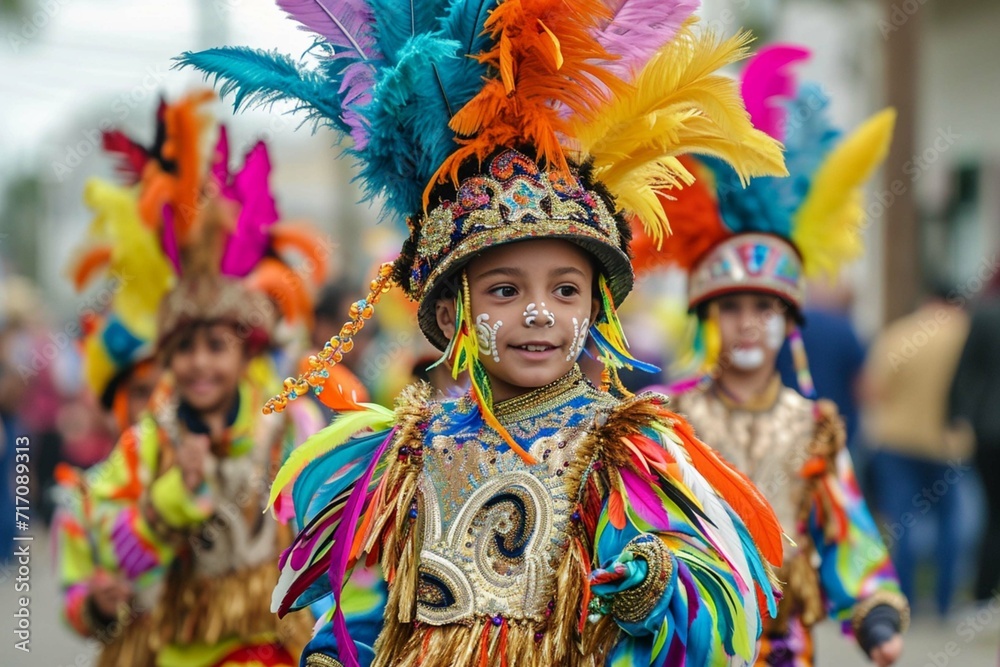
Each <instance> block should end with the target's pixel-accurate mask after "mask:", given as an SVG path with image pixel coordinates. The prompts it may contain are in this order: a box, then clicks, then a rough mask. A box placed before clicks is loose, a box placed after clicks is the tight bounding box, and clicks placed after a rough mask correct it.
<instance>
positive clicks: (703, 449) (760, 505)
mask: <svg viewBox="0 0 1000 667" xmlns="http://www.w3.org/2000/svg"><path fill="white" fill-rule="evenodd" d="M664 413H665V415H664V416H665V417H666V418H667V419H668V420H669V421H670V422H671V423H672V424H673V427H674V432H675V433H677V435H679V436H680V437H681V439H682V440H683V441H684V446H685V449H686V450H687V451H688V453H689V455H690V456H691V463H692V464H693V465H694V466H695V468H697V469H698V472H700V473H701V474H702V475H703V476H704V477H705V479H706V480H708V482H709V484H711V485H712V487H713V488H715V490H716V491H718V492H719V494H720V495H721V496H722V497H723V498H724V499H725V500H726V502H727V503H729V506H730V507H732V508H733V511H735V512H736V514H738V515H739V517H740V518H741V519H742V520H743V523H744V524H746V527H747V530H749V531H750V535H751V536H752V537H753V541H754V542H755V543H756V544H757V547H758V548H759V549H760V552H761V554H763V556H764V558H765V559H767V561H768V562H769V563H771V564H772V565H774V566H776V567H780V566H781V564H782V562H783V560H784V556H783V546H782V542H781V536H782V530H781V523H780V522H779V521H778V517H777V516H775V514H774V509H773V508H772V507H771V504H770V503H769V502H767V499H766V498H764V496H763V494H762V493H761V492H760V491H759V490H758V489H757V487H756V486H754V485H753V482H751V481H750V478H749V477H747V476H746V475H744V474H743V473H742V472H740V471H739V470H737V469H736V468H734V467H733V466H731V465H730V464H729V463H728V462H726V461H725V459H723V458H722V457H721V456H719V454H718V453H716V452H715V450H713V449H712V448H710V447H709V446H708V445H706V444H705V443H703V442H701V441H700V440H698V438H697V437H696V436H695V434H694V429H692V428H691V425H690V424H688V423H687V422H686V421H685V420H684V419H682V418H681V417H680V416H678V415H677V414H675V413H672V412H670V411H668V410H664Z"/></svg>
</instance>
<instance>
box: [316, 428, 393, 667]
mask: <svg viewBox="0 0 1000 667" xmlns="http://www.w3.org/2000/svg"><path fill="white" fill-rule="evenodd" d="M398 430H399V428H398V427H396V428H393V429H392V430H391V431H389V434H388V435H387V436H386V438H385V440H383V441H382V444H381V445H379V446H378V449H377V450H376V451H375V456H374V457H372V462H371V463H370V464H369V465H368V469H367V470H365V472H364V474H363V475H361V478H360V479H358V481H357V482H356V483H355V484H354V490H353V491H352V492H351V497H350V498H348V499H347V505H346V506H345V507H344V515H343V519H341V521H340V525H338V526H337V530H336V531H335V532H334V536H333V548H332V549H331V550H330V586H331V588H332V589H333V599H334V600H336V601H337V609H336V611H335V612H334V614H333V634H334V636H335V637H336V638H337V646H341V647H343V649H344V651H343V653H341V655H340V657H341V659H342V660H343V663H344V666H345V667H359V665H358V654H357V649H356V648H355V646H354V642H353V641H352V640H351V635H350V633H349V632H348V631H347V621H346V619H345V618H344V612H343V609H342V608H341V604H340V595H341V591H342V590H343V588H344V577H345V575H346V574H347V561H348V559H349V558H350V554H351V545H352V544H353V542H354V531H355V530H357V524H358V519H359V518H360V517H361V512H362V510H363V509H364V506H365V503H366V502H367V500H368V497H369V492H368V485H369V483H370V482H371V479H372V475H374V474H375V468H376V467H378V464H379V461H381V460H382V455H383V454H384V453H385V450H386V448H387V447H388V446H389V443H390V442H392V441H393V439H394V438H395V437H396V432H397V431H398Z"/></svg>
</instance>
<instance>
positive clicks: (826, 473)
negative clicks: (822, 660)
mask: <svg viewBox="0 0 1000 667" xmlns="http://www.w3.org/2000/svg"><path fill="white" fill-rule="evenodd" d="M807 55H808V52H806V51H804V50H803V49H800V48H798V47H790V46H774V47H769V48H768V49H765V50H762V51H761V52H760V53H759V54H758V55H757V56H756V57H755V58H754V59H753V60H752V61H751V62H750V64H749V65H748V66H747V68H746V71H745V72H744V75H743V94H744V97H745V100H746V104H747V108H748V109H749V110H750V112H751V116H752V118H753V121H754V124H755V125H756V126H757V127H759V128H761V129H763V130H766V131H767V132H768V133H769V134H771V135H772V136H774V137H776V138H783V139H784V140H785V142H786V162H787V165H788V169H789V172H790V176H789V177H788V178H783V179H780V178H762V179H755V180H754V181H753V182H752V183H751V184H750V186H749V187H747V188H743V187H741V186H740V183H739V181H738V178H737V175H736V173H735V172H733V170H732V169H731V168H730V167H728V166H727V165H724V164H722V163H721V162H719V161H718V160H712V159H692V160H690V161H689V162H686V164H687V165H688V166H689V167H690V169H691V170H692V171H694V172H695V174H696V177H697V178H698V181H697V182H696V183H695V185H694V186H693V187H692V188H690V189H687V190H684V191H682V192H679V193H677V194H676V196H675V197H674V198H672V199H666V198H665V199H664V200H663V205H664V209H665V210H666V212H667V215H669V216H670V219H671V221H672V222H673V226H674V231H675V235H674V237H673V238H671V240H670V246H669V252H668V253H667V255H666V256H665V257H664V258H665V259H668V260H672V261H674V262H676V263H677V264H679V265H680V266H682V267H683V268H685V269H686V270H687V271H688V272H689V274H690V278H689V285H688V299H689V307H690V309H691V311H692V312H693V313H695V314H696V316H697V318H698V324H697V331H696V334H695V337H694V342H693V346H692V351H693V353H694V354H693V356H692V359H693V360H694V361H696V362H697V363H698V364H699V365H700V367H701V371H700V374H698V375H697V376H696V378H695V380H694V381H692V382H688V383H685V384H684V385H679V386H677V387H675V389H676V391H677V393H676V394H675V395H673V401H674V402H673V405H674V407H675V409H676V410H677V411H678V412H680V413H682V414H684V415H685V416H686V417H687V418H688V419H690V420H691V423H692V424H693V425H694V426H695V428H697V429H698V431H699V433H701V434H702V435H703V436H704V437H705V438H706V440H707V441H708V442H711V443H712V445H713V446H714V447H716V448H717V449H718V450H719V452H720V453H721V454H722V455H723V456H725V458H726V459H727V460H729V461H730V462H732V463H733V464H734V465H735V466H736V467H737V468H739V469H740V470H741V471H742V472H744V473H746V474H747V475H748V476H749V477H750V479H751V480H752V481H753V482H754V483H755V484H757V486H758V488H759V489H760V490H761V491H762V492H763V493H764V495H765V496H766V497H767V498H768V500H770V502H771V503H772V505H773V506H774V508H775V511H776V512H777V515H778V518H779V519H780V520H781V524H782V527H783V529H784V531H785V532H786V533H787V534H788V535H790V536H792V539H793V541H794V543H795V546H794V548H792V549H789V550H787V551H786V554H785V559H784V563H783V565H782V567H781V569H780V570H779V572H778V576H779V579H780V580H781V581H782V582H784V597H783V598H782V600H781V604H780V606H779V613H778V616H777V618H775V619H773V620H769V621H768V622H766V623H765V628H764V635H763V637H762V639H761V651H760V657H759V658H758V664H761V665H774V666H779V667H793V666H794V667H806V666H808V665H812V664H813V659H814V651H813V643H812V627H813V626H814V625H815V624H816V623H817V622H819V621H820V620H822V619H823V618H824V617H825V616H827V615H828V614H829V615H831V616H833V617H834V618H836V619H838V620H840V621H843V622H844V625H845V630H846V631H850V632H853V634H854V636H855V637H856V639H857V640H858V643H859V644H860V646H861V648H862V649H863V650H864V651H865V653H866V654H867V655H868V656H869V657H870V658H871V660H872V661H873V662H874V663H875V664H877V665H880V666H883V667H884V666H885V665H889V664H892V663H893V662H895V661H896V660H897V659H898V657H899V655H900V653H901V651H902V638H901V632H902V631H903V630H905V627H906V623H907V616H908V608H907V603H906V600H905V598H904V597H903V596H902V595H901V594H900V592H899V584H898V581H897V579H896V574H895V571H894V569H893V567H892V563H891V562H890V560H889V556H888V553H887V551H886V548H885V545H884V544H883V543H882V539H881V537H880V536H879V533H878V530H877V529H876V526H875V523H874V521H873V520H872V517H871V515H870V513H869V511H868V508H867V506H866V505H865V502H864V499H863V497H862V496H861V494H860V492H859V489H858V485H857V481H856V480H855V479H854V473H853V469H852V465H851V460H850V456H849V455H848V452H847V450H846V449H845V447H844V441H845V432H844V427H843V424H842V422H841V419H840V417H839V416H838V414H837V410H836V406H835V405H834V404H833V403H832V402H830V401H826V400H818V401H817V400H814V399H815V393H814V391H813V389H812V381H811V378H810V376H809V371H808V365H807V364H806V359H805V351H804V349H803V346H802V340H801V337H800V335H799V332H798V325H799V324H800V323H801V319H802V315H801V309H802V304H803V299H804V293H803V292H804V284H805V275H806V274H815V273H818V272H827V273H831V272H833V271H835V270H836V269H837V268H838V267H839V266H840V265H841V264H842V263H843V262H844V261H846V260H848V259H851V258H853V257H855V256H856V255H857V254H858V252H859V251H860V248H861V246H860V240H859V235H860V227H861V224H862V222H863V210H862V198H861V187H862V186H863V184H864V182H865V181H866V180H867V179H868V178H869V176H870V175H871V174H872V172H873V171H874V170H875V168H876V167H877V166H878V164H879V163H880V162H881V160H882V159H883V158H884V156H885V154H886V151H887V150H888V145H889V139H890V136H891V133H892V126H893V120H894V118H895V114H894V113H893V112H892V111H891V110H886V111H883V112H881V113H879V114H876V115H875V116H873V117H872V118H871V119H869V120H868V121H866V122H865V123H864V125H863V126H862V127H860V128H859V129H858V130H857V131H856V132H855V133H854V134H853V135H851V136H850V137H847V138H843V139H841V137H840V135H839V132H837V131H836V130H835V129H833V128H832V127H831V126H830V124H829V121H828V120H827V118H826V109H825V107H826V105H827V101H826V98H825V96H824V95H823V94H822V92H821V91H820V90H819V88H818V87H815V86H809V85H805V86H802V87H801V88H799V89H798V90H796V86H795V85H794V84H795V82H794V79H793V78H792V77H791V76H790V75H789V74H788V71H787V70H788V67H789V66H790V65H792V64H793V63H795V62H796V61H798V60H801V59H803V58H805V57H806V56H807ZM796 93H797V96H796ZM789 96H795V99H794V101H793V102H792V103H791V104H790V105H788V106H787V108H786V107H784V106H783V105H785V104H786V102H787V98H788V97H789ZM664 258H661V259H664ZM786 339H790V345H791V348H792V352H793V356H794V358H795V361H796V367H797V369H798V376H799V385H800V389H801V392H802V393H801V394H800V393H797V392H795V391H794V390H792V389H789V388H787V387H784V386H782V383H781V379H780V377H779V375H778V373H777V371H776V361H777V356H778V351H779V349H780V348H781V346H782V344H783V343H784V342H785V340H786Z"/></svg>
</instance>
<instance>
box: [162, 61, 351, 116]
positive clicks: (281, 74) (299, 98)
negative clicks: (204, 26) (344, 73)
mask: <svg viewBox="0 0 1000 667" xmlns="http://www.w3.org/2000/svg"><path fill="white" fill-rule="evenodd" d="M176 61H177V63H178V67H180V68H184V67H193V68H195V69H197V70H199V71H201V72H203V73H204V74H205V78H206V79H207V78H212V79H213V82H214V84H215V85H216V86H218V85H219V84H220V83H221V84H222V85H221V88H220V91H219V92H220V94H221V95H222V96H226V95H229V94H230V93H234V94H235V99H234V101H233V107H234V109H235V110H236V111H239V110H241V109H244V108H247V107H250V106H269V105H272V104H274V103H275V102H280V101H285V100H292V101H295V102H298V103H299V106H298V107H297V109H296V110H299V109H305V110H307V112H308V118H309V119H310V120H314V121H319V120H320V119H326V120H327V121H328V122H330V123H331V124H332V125H333V126H334V127H335V128H336V129H339V130H340V131H341V132H349V131H350V128H349V127H348V126H347V125H346V124H345V123H344V121H343V118H342V107H341V100H340V96H339V95H338V93H337V87H336V86H331V85H330V83H329V81H327V80H326V79H325V78H324V77H322V76H320V75H319V74H317V73H316V72H313V71H310V70H307V69H305V68H303V67H302V66H301V65H299V64H297V63H296V62H295V61H293V60H292V59H291V58H290V57H289V56H287V55H284V54H281V53H277V52H268V51H263V50H258V49H250V48H247V47H242V46H239V47H237V46H234V47H223V48H216V49H207V50H205V51H199V52H197V53H192V52H190V51H188V52H185V53H183V54H182V55H180V56H179V57H178V58H176Z"/></svg>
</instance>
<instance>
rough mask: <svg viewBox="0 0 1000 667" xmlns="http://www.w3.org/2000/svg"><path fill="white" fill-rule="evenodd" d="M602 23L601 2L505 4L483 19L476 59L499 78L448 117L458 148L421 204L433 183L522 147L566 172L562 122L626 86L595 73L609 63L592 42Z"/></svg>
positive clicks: (566, 131) (602, 72) (556, 0)
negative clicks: (486, 40) (485, 45)
mask: <svg viewBox="0 0 1000 667" xmlns="http://www.w3.org/2000/svg"><path fill="white" fill-rule="evenodd" d="M608 16H609V12H608V8H607V6H606V4H605V3H604V2H602V1H601V0H575V1H574V2H572V3H570V2H566V0H540V1H537V2H531V3H526V2H521V1H520V0H507V2H503V3H500V4H499V5H498V6H497V7H496V9H494V10H493V11H492V12H491V13H490V17H489V18H488V19H487V21H486V23H485V28H486V32H488V33H489V34H490V36H491V37H492V40H493V44H494V46H493V48H491V49H490V50H489V51H486V52H485V53H483V54H481V55H479V56H477V59H478V60H479V61H480V62H482V63H485V64H487V65H489V66H490V67H492V68H495V69H496V70H497V71H499V72H500V78H499V79H491V80H489V81H487V82H486V83H485V84H484V85H483V88H482V89H481V90H480V91H479V93H477V94H476V96H475V97H473V98H472V100H470V101H469V103H468V104H466V105H465V106H464V107H463V108H462V109H460V110H459V111H458V113H456V114H455V115H454V116H453V117H452V120H451V123H450V127H451V128H452V129H453V130H454V131H455V132H456V133H457V134H458V135H459V139H458V142H459V143H460V144H461V147H460V148H459V149H458V150H457V151H455V152H454V153H453V154H452V155H451V156H450V157H449V158H448V159H447V160H446V161H445V162H444V164H443V165H441V167H440V169H439V170H438V172H437V175H436V177H435V178H434V179H432V180H431V182H430V183H429V184H428V189H427V190H426V191H425V197H424V204H425V205H426V204H427V202H428V193H429V192H430V189H431V188H432V187H433V186H434V185H435V184H436V183H440V182H443V181H444V180H445V179H446V178H448V177H451V179H452V180H453V181H455V182H456V183H457V181H458V169H459V167H460V166H461V165H462V164H463V163H464V162H465V161H466V160H468V159H470V158H472V157H476V158H478V159H479V160H483V159H484V158H485V157H486V156H488V155H489V154H490V153H492V152H493V151H494V150H496V149H497V148H500V147H504V146H523V145H530V146H533V147H534V148H535V151H536V156H535V159H536V160H537V161H539V162H541V163H543V164H544V165H546V166H547V167H548V168H550V169H556V170H564V171H565V170H567V169H568V162H567V159H566V156H565V155H564V153H563V149H562V147H561V145H560V142H559V137H560V136H561V135H562V136H565V135H568V134H569V118H570V117H572V115H573V114H577V115H579V116H584V117H585V116H587V115H588V114H589V113H591V112H592V111H593V110H594V109H595V108H597V107H598V106H599V105H600V103H601V102H603V101H605V100H606V99H607V97H608V95H609V94H610V93H614V92H617V91H622V90H624V89H625V87H626V84H625V83H624V82H623V81H622V80H621V79H618V78H617V77H616V76H615V75H614V74H612V73H611V72H609V71H607V69H606V68H605V67H603V66H602V64H603V62H606V61H607V60H609V59H611V58H612V56H611V55H610V54H609V53H608V52H607V51H605V50H604V48H603V47H602V46H601V45H600V44H599V43H598V42H597V40H596V39H595V38H594V36H593V32H594V30H595V28H596V27H597V26H599V25H601V22H602V21H603V20H605V19H606V18H608ZM566 110H568V111H569V112H570V114H566V113H565V111H566Z"/></svg>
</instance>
